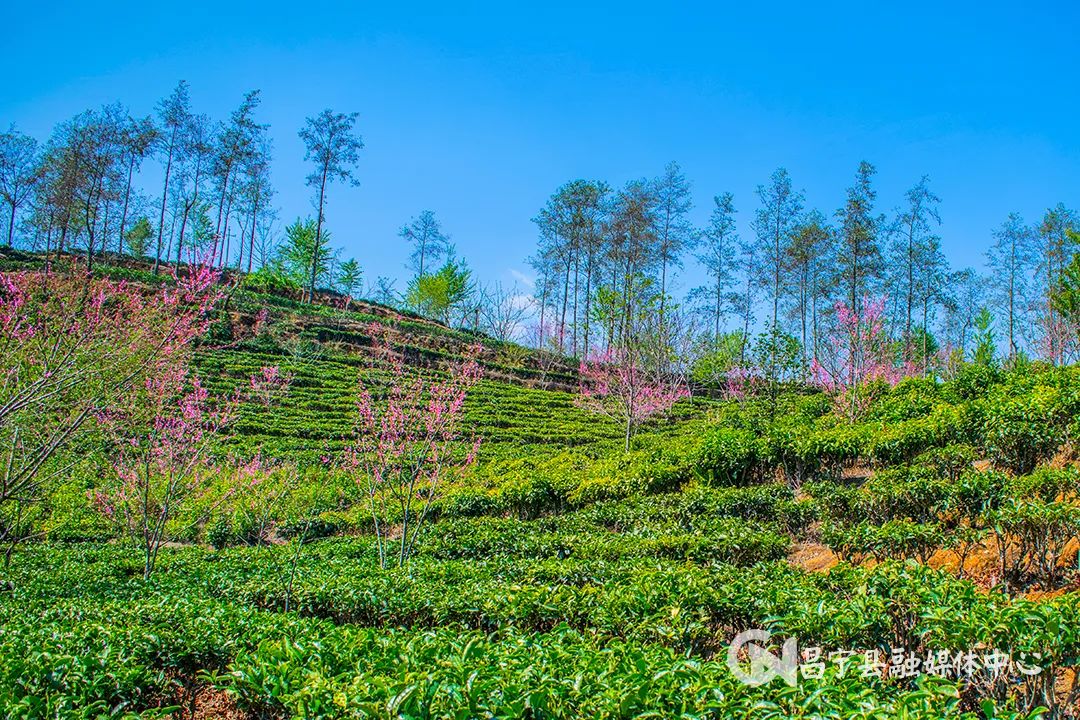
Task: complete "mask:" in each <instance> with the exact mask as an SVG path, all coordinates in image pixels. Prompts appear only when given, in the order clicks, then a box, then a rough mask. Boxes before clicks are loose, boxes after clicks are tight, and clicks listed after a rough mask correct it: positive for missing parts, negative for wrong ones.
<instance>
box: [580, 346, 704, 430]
mask: <svg viewBox="0 0 1080 720" xmlns="http://www.w3.org/2000/svg"><path fill="white" fill-rule="evenodd" d="M578 374H579V378H580V395H579V396H578V403H579V405H581V406H582V407H584V408H586V409H588V410H590V411H592V412H595V413H598V414H601V415H604V416H606V417H609V418H611V419H612V420H615V421H617V422H619V423H620V424H621V425H622V426H623V427H624V428H625V440H626V443H625V449H626V450H629V449H630V438H631V437H632V436H633V434H634V431H635V430H636V429H637V428H638V427H639V426H640V425H641V424H642V423H643V422H645V421H646V420H648V419H649V418H651V417H654V416H656V415H660V414H662V413H666V412H667V411H668V410H670V409H671V408H672V406H673V405H675V403H677V402H678V401H679V400H681V399H682V398H684V397H687V396H688V395H689V392H688V391H687V389H686V384H685V383H684V382H683V381H682V380H681V379H680V378H678V377H676V376H675V375H674V374H667V373H662V372H654V371H650V370H648V369H647V368H646V367H645V366H644V363H643V362H642V360H641V357H640V355H639V353H636V352H634V350H633V349H622V348H620V349H615V348H612V349H608V350H606V351H604V352H601V353H597V354H594V355H593V357H591V358H589V359H586V360H583V361H582V362H581V366H580V368H579V371H578Z"/></svg>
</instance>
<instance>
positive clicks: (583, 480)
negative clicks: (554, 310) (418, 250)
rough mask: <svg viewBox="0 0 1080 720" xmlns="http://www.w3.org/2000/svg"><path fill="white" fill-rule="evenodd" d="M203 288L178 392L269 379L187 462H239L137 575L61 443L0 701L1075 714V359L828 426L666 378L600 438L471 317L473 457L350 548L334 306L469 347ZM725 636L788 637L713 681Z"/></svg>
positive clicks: (25, 564) (360, 357)
mask: <svg viewBox="0 0 1080 720" xmlns="http://www.w3.org/2000/svg"><path fill="white" fill-rule="evenodd" d="M264 305H268V306H269V307H270V313H269V318H267V319H265V326H264V327H263V328H262V329H260V330H258V331H257V332H253V333H251V334H249V335H247V336H244V337H240V336H239V335H236V336H232V335H231V333H232V332H233V330H232V328H236V327H241V326H244V325H245V324H246V325H248V326H251V325H252V324H253V323H254V319H253V317H254V313H253V312H250V311H251V310H252V309H253V308H255V307H261V306H264ZM230 311H231V312H233V313H234V317H233V323H232V325H231V326H230V329H229V330H228V331H223V330H221V328H218V330H217V334H216V335H214V333H212V334H211V338H209V339H208V340H207V341H206V342H205V343H204V344H203V345H201V346H200V348H199V349H198V352H197V354H196V367H197V370H198V373H199V375H200V377H202V378H203V380H204V382H205V383H206V385H207V387H209V388H211V389H212V390H213V391H215V392H221V393H226V392H229V391H230V390H231V389H234V388H236V387H239V386H242V384H243V383H244V379H245V378H246V377H248V376H249V375H251V374H252V373H253V372H256V371H257V370H258V369H259V368H261V367H264V366H267V365H275V366H277V367H279V368H280V370H281V371H282V372H283V373H286V374H288V375H289V376H290V377H291V383H290V385H289V387H288V390H287V393H286V395H285V397H284V398H283V399H281V400H280V401H279V402H277V403H275V404H273V405H269V406H267V405H262V404H259V403H255V402H250V401H245V402H244V404H243V405H242V406H241V408H240V412H239V417H238V419H237V420H236V422H235V423H233V424H232V425H231V426H230V427H229V428H228V429H227V431H226V432H225V434H224V435H223V437H222V438H221V441H220V444H219V445H218V446H217V447H216V448H215V456H216V457H219V458H239V459H247V458H250V456H252V455H253V454H255V453H258V454H259V455H260V456H261V457H262V458H263V462H264V463H265V464H266V466H267V467H269V468H271V470H270V471H269V474H270V477H271V478H272V480H271V481H266V486H259V487H258V488H256V489H252V490H250V491H246V490H240V491H236V487H237V484H236V483H235V482H230V481H229V478H228V477H226V471H225V470H221V471H220V473H221V474H220V477H219V476H213V474H211V477H208V479H207V485H208V490H207V492H205V493H203V494H202V495H200V496H199V498H198V501H197V502H194V503H192V504H190V505H188V506H185V507H184V509H183V510H182V511H181V512H179V513H178V514H177V516H176V517H175V518H174V519H173V520H171V521H170V522H171V525H170V531H169V538H170V542H169V544H168V545H167V546H166V547H164V548H163V549H162V550H161V555H160V559H159V564H158V567H157V569H156V570H155V572H154V574H153V575H152V576H151V577H150V578H149V579H148V580H144V578H143V564H142V563H143V561H142V557H141V554H140V551H139V549H138V548H135V547H132V546H131V543H130V542H128V541H124V540H122V539H120V538H119V537H117V536H116V534H115V533H114V532H113V530H112V528H111V526H110V525H108V524H106V523H105V522H104V521H103V520H102V518H101V516H100V513H97V512H95V510H94V509H93V508H92V507H91V505H90V501H89V500H88V494H92V491H93V490H94V488H95V486H96V482H97V480H96V475H95V472H96V471H95V470H94V468H96V467H97V464H96V463H97V462H98V461H99V460H100V457H101V455H102V454H103V453H104V452H105V450H103V449H102V448H101V447H100V446H99V445H96V444H95V441H94V439H93V438H87V439H85V440H83V441H81V442H82V443H83V444H82V445H80V448H79V450H80V454H79V457H78V458H77V459H76V460H74V461H73V464H72V466H71V470H70V475H71V478H70V480H69V481H68V482H66V483H63V484H60V485H59V486H58V487H57V488H56V490H55V491H54V492H53V493H52V495H51V496H50V497H49V499H48V501H47V502H46V503H45V505H44V506H42V507H40V508H35V510H34V511H33V512H34V514H33V515H32V516H31V517H30V518H29V519H28V520H27V522H28V523H29V524H30V525H31V526H32V528H33V533H32V536H33V537H32V538H30V539H28V541H26V542H23V543H20V544H18V545H17V546H16V547H15V549H14V551H13V552H12V553H11V555H10V558H9V560H8V563H7V564H6V565H5V567H4V569H3V570H2V574H0V578H2V579H0V658H2V662H0V715H2V716H3V717H9V718H27V719H29V718H160V717H177V718H180V717H182V718H193V717H203V718H205V717H230V718H293V717H295V718H398V717H401V718H496V717H497V718H515V717H527V718H556V717H561V718H565V717H574V718H882V719H884V718H909V719H920V720H922V719H925V720H931V719H932V720H938V719H940V718H1028V717H1048V718H1065V717H1076V716H1077V712H1078V708H1080V706H1078V700H1080V679H1078V674H1077V666H1078V665H1080V593H1077V592H1076V588H1077V585H1078V582H1080V575H1078V572H1077V537H1078V535H1080V505H1078V499H1080V470H1078V469H1077V467H1076V465H1075V463H1074V460H1073V458H1074V456H1073V455H1072V452H1073V448H1074V442H1075V441H1076V439H1077V437H1078V434H1080V371H1078V370H1077V369H1074V368H1053V367H1049V366H1043V365H1039V364H1023V365H1018V366H1016V367H1013V368H1010V369H1009V370H1001V369H996V368H993V367H983V366H974V365H971V366H966V367H965V368H963V369H962V370H960V371H959V372H958V373H957V374H956V376H955V377H952V378H950V379H948V380H947V381H941V380H931V379H925V380H924V379H916V380H907V381H904V382H902V383H900V384H899V385H897V386H896V387H895V388H892V389H891V390H887V391H883V392H882V394H881V395H880V396H879V397H878V398H877V399H876V400H875V401H874V403H873V405H872V406H871V407H870V409H869V411H868V412H867V414H866V416H865V417H864V419H862V420H861V421H859V422H854V423H853V422H850V421H847V420H845V419H843V418H842V417H840V416H839V415H837V414H835V413H834V412H833V409H832V405H831V403H830V401H829V398H827V397H826V396H824V395H822V394H821V393H817V392H810V391H804V390H799V391H794V390H793V391H791V392H785V393H783V394H782V395H781V396H780V397H779V399H778V400H777V401H775V402H772V401H770V402H764V401H760V400H754V399H744V400H741V401H736V400H728V401H719V400H709V399H706V398H702V397H696V398H693V399H687V400H682V401H680V403H679V404H678V405H677V406H676V407H675V410H674V411H673V412H672V413H671V414H670V415H669V416H668V417H666V418H663V419H660V420H656V421H654V422H653V423H651V424H649V425H647V426H646V427H645V428H644V429H643V431H642V432H640V433H639V434H638V435H637V436H636V437H635V438H634V441H633V443H632V447H631V449H630V450H629V451H628V452H624V450H623V447H622V434H621V429H620V428H619V427H618V426H617V425H616V424H615V423H613V422H610V421H608V420H606V419H604V418H601V417H598V416H596V415H593V414H590V413H589V412H588V411H587V410H585V409H583V408H581V407H579V406H578V404H577V403H575V398H574V395H573V393H572V389H573V387H574V371H573V368H570V367H565V366H564V367H547V368H545V367H543V366H542V364H541V363H539V362H538V361H537V359H536V358H535V357H534V356H533V355H530V354H528V353H522V352H520V351H518V350H515V349H514V348H512V347H501V346H499V345H498V344H497V343H492V342H488V343H486V345H485V348H484V350H483V354H482V355H481V358H480V360H481V364H482V366H483V368H484V377H485V379H483V380H482V381H481V382H480V384H479V385H477V386H476V387H475V388H473V389H472V391H471V392H470V394H469V396H468V400H467V403H466V409H465V423H464V425H465V427H466V429H467V430H468V432H469V434H470V435H475V436H476V437H479V438H481V439H482V444H481V445H480V450H479V455H478V459H477V462H476V464H475V465H474V466H472V467H471V468H470V469H469V470H468V471H467V472H466V473H465V474H464V475H462V476H461V477H459V478H456V479H455V480H454V481H453V482H452V483H451V484H450V485H448V486H447V487H446V488H444V491H443V492H442V493H441V494H440V496H439V497H438V498H437V500H436V502H435V503H434V505H433V507H432V510H431V517H430V518H429V522H428V523H427V524H426V525H424V526H423V529H422V532H421V535H420V537H419V539H418V543H417V551H416V554H415V556H414V557H412V558H411V560H410V561H409V562H408V563H407V564H406V565H405V566H404V567H400V568H399V567H387V568H383V567H381V565H380V563H379V557H378V554H377V548H376V543H375V539H374V534H373V529H372V519H371V513H370V511H369V508H368V506H367V504H366V503H365V498H364V495H363V492H362V491H361V489H360V487H359V486H358V484H357V482H356V480H355V478H354V477H352V476H351V475H350V473H348V472H346V471H344V470H342V469H341V468H340V467H339V466H338V465H337V464H335V463H334V462H332V460H331V459H332V458H336V457H337V456H339V455H340V454H341V453H342V451H343V449H344V442H345V441H344V438H345V437H346V436H347V435H348V433H349V431H350V428H351V427H352V423H353V422H354V418H355V413H356V383H357V377H358V376H361V377H363V376H365V373H368V372H369V371H368V369H367V365H366V353H367V350H366V348H367V346H368V344H369V342H370V337H369V335H368V332H369V330H365V328H369V329H370V325H369V323H371V322H376V323H381V324H383V325H385V326H386V327H388V328H390V330H391V331H392V332H393V333H394V334H395V341H396V347H398V348H399V349H400V351H401V352H402V353H403V355H405V356H406V359H407V361H408V362H410V363H411V364H414V365H419V366H422V367H424V368H425V372H427V373H429V374H431V375H432V376H438V375H439V374H440V373H445V372H446V371H447V369H448V367H449V366H450V365H451V364H452V362H454V361H455V359H456V358H457V357H458V356H459V355H460V354H461V352H462V351H463V348H464V347H465V346H466V345H467V344H468V343H470V342H473V341H475V339H476V338H475V337H473V336H470V335H469V334H468V333H462V332H457V331H449V330H446V329H445V328H441V327H439V326H435V325H433V324H431V323H427V322H426V321H423V320H421V319H419V318H409V317H406V316H402V315H398V314H395V313H392V312H391V311H389V310H387V309H385V308H379V307H377V306H363V307H359V308H354V309H351V310H350V311H349V312H347V313H346V312H340V311H335V312H331V311H329V310H310V309H304V308H302V307H300V306H298V305H297V304H295V303H291V302H290V301H288V300H285V299H282V298H271V299H267V298H266V297H260V296H258V295H254V294H248V295H243V294H241V295H240V296H238V298H237V299H236V300H235V302H234V304H233V306H232V307H231V308H230ZM238 337H240V339H237V338H238ZM370 377H371V378H372V382H376V379H377V378H376V376H374V375H372V376H370ZM219 467H222V468H224V467H226V465H225V464H222V465H220V466H219ZM241 485H242V484H241ZM253 487H254V486H253ZM267 487H272V490H268V489H267ZM215 488H218V489H219V490H220V491H218V490H215ZM225 488H231V489H230V490H228V491H226V490H225ZM383 521H384V522H388V523H391V524H392V523H393V522H394V521H395V518H393V517H385V518H383ZM808 557H812V558H813V559H814V562H810V561H808V560H807V558H808ZM750 629H762V630H767V631H769V632H770V633H771V634H772V637H771V639H770V641H769V644H770V646H771V647H772V648H773V649H774V650H775V651H776V653H777V654H780V652H781V650H780V648H781V645H782V644H783V642H784V641H785V640H786V639H788V638H795V639H797V642H798V646H799V655H800V667H799V672H798V681H797V683H795V684H794V685H792V684H789V683H788V682H786V681H785V679H784V678H783V677H774V678H772V679H771V680H769V681H768V682H765V683H764V684H760V685H751V684H745V683H743V682H741V681H740V680H739V679H738V678H737V677H736V676H735V675H734V674H733V672H732V669H731V668H730V667H729V664H728V648H729V643H730V642H731V641H732V639H733V638H734V637H735V636H736V635H737V634H738V633H740V632H742V631H744V630H750ZM736 659H739V658H738V657H737V658H736ZM741 659H742V660H744V661H745V660H746V659H747V658H746V656H745V655H743V656H741ZM744 666H745V667H749V666H748V665H747V664H746V663H745V662H744Z"/></svg>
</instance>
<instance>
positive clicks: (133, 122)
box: [116, 116, 158, 255]
mask: <svg viewBox="0 0 1080 720" xmlns="http://www.w3.org/2000/svg"><path fill="white" fill-rule="evenodd" d="M157 139H158V131H157V128H156V127H154V120H153V118H150V117H145V118H139V119H136V118H133V117H130V116H128V117H127V118H126V119H125V121H124V124H123V127H122V129H121V132H120V162H121V164H126V165H127V173H126V175H127V178H126V180H125V182H124V204H123V209H122V210H121V214H120V230H119V231H118V232H117V242H116V249H117V254H119V255H123V254H124V233H125V232H127V219H128V210H129V209H130V207H131V191H132V179H133V176H134V174H135V171H136V170H138V169H139V167H140V166H141V165H142V161H143V160H145V159H146V157H147V156H148V155H149V154H150V153H151V152H152V151H153V148H154V143H155V142H157Z"/></svg>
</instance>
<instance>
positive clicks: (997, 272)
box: [986, 213, 1035, 358]
mask: <svg viewBox="0 0 1080 720" xmlns="http://www.w3.org/2000/svg"><path fill="white" fill-rule="evenodd" d="M1032 236H1033V233H1032V232H1031V228H1029V227H1027V226H1026V225H1025V224H1024V219H1023V218H1022V217H1020V215H1019V214H1018V213H1009V216H1008V217H1007V218H1006V219H1005V222H1003V223H1002V224H1001V227H999V228H998V229H997V230H995V231H994V234H993V237H994V244H993V245H992V246H991V247H990V249H989V250H988V251H987V253H986V261H987V264H988V265H989V266H990V270H991V274H990V291H991V293H990V298H991V303H992V306H993V308H994V310H995V311H996V312H997V313H998V314H999V315H1002V316H1004V318H1005V326H1006V335H1007V336H1008V343H1009V357H1010V358H1013V357H1015V356H1016V353H1017V351H1018V349H1019V343H1018V342H1017V335H1018V333H1017V327H1018V326H1020V327H1025V326H1026V325H1027V323H1026V322H1025V321H1024V320H1025V318H1026V316H1027V310H1028V303H1029V300H1030V290H1031V277H1030V275H1031V271H1032V269H1033V267H1034V260H1035V258H1034V256H1033V255H1032V241H1033V239H1034V238H1033V237H1032Z"/></svg>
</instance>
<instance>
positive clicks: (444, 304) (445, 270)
mask: <svg viewBox="0 0 1080 720" xmlns="http://www.w3.org/2000/svg"><path fill="white" fill-rule="evenodd" d="M472 292H473V287H472V271H471V270H469V269H468V268H467V267H466V266H465V264H464V263H462V262H459V261H457V260H454V259H453V258H451V259H450V260H448V261H447V262H446V264H445V265H443V266H442V267H441V268H439V270H438V271H437V272H435V273H432V274H425V275H420V276H418V277H416V278H414V279H413V280H412V281H411V282H410V283H409V289H408V290H407V291H406V293H405V303H406V304H407V305H408V306H409V307H411V308H413V309H414V310H416V311H417V312H418V313H420V314H422V315H426V316H427V317H432V318H435V319H437V320H440V321H441V322H442V323H443V324H445V325H449V324H450V316H451V314H452V313H453V312H454V311H455V310H457V309H459V308H460V307H461V305H462V304H463V303H464V302H465V301H466V300H468V299H469V297H470V296H471V295H472Z"/></svg>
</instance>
